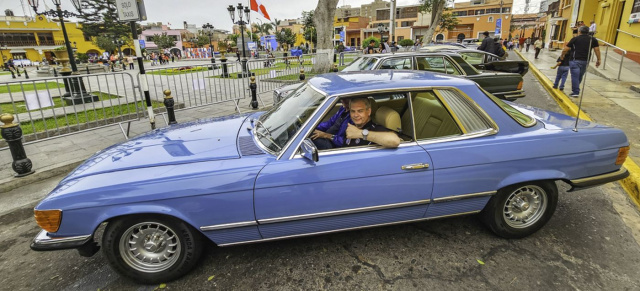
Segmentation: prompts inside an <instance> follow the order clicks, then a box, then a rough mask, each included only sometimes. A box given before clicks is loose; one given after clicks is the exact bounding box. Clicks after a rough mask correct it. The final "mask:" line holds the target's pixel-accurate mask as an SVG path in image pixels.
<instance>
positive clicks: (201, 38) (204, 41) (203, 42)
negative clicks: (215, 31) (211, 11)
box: [194, 30, 213, 47]
mask: <svg viewBox="0 0 640 291" xmlns="http://www.w3.org/2000/svg"><path fill="white" fill-rule="evenodd" d="M211 36H212V37H213V35H211ZM194 43H195V45H196V47H204V46H207V45H209V44H210V43H211V42H210V41H209V35H208V34H207V33H206V32H204V31H203V30H200V31H198V36H196V39H195V42H194Z"/></svg>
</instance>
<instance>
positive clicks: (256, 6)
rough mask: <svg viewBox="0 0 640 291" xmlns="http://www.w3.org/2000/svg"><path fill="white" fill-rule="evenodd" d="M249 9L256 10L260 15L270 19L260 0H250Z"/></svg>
mask: <svg viewBox="0 0 640 291" xmlns="http://www.w3.org/2000/svg"><path fill="white" fill-rule="evenodd" d="M251 10H253V11H255V12H258V13H260V15H262V17H264V18H266V19H269V20H271V18H269V13H267V9H266V8H264V5H262V3H260V0H251Z"/></svg>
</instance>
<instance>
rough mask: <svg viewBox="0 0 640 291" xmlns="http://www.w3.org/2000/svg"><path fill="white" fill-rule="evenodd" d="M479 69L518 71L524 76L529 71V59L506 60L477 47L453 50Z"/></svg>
mask: <svg viewBox="0 0 640 291" xmlns="http://www.w3.org/2000/svg"><path fill="white" fill-rule="evenodd" d="M453 52H455V53H457V54H459V55H460V56H462V58H463V59H464V60H465V61H467V62H468V63H469V64H471V65H472V66H474V67H475V68H476V69H478V70H489V71H498V72H507V73H517V74H520V75H521V76H524V75H525V74H527V72H529V62H528V61H506V60H503V58H500V57H499V56H496V55H494V54H492V53H488V52H485V51H479V50H476V49H462V50H455V51H453Z"/></svg>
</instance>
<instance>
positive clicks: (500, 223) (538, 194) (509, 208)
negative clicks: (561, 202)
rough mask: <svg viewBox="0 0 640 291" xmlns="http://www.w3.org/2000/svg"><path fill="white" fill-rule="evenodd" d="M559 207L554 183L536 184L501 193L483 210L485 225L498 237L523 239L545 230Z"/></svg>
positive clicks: (539, 182) (513, 187)
mask: <svg viewBox="0 0 640 291" xmlns="http://www.w3.org/2000/svg"><path fill="white" fill-rule="evenodd" d="M557 204H558V188H557V187H556V184H555V183H554V182H553V181H535V182H526V183H520V184H516V185H511V186H508V187H505V188H502V189H500V190H498V193H497V194H496V195H495V196H493V197H491V200H489V203H487V206H486V207H485V208H484V210H482V213H481V216H482V220H483V222H484V223H485V224H486V225H487V227H489V229H491V231H493V232H494V233H495V234H497V235H498V236H501V237H504V238H523V237H526V236H529V235H531V234H533V233H534V232H536V231H538V230H539V229H540V228H542V227H543V226H544V225H545V224H546V223H547V222H548V221H549V219H551V216H552V215H553V213H554V212H555V210H556V205H557Z"/></svg>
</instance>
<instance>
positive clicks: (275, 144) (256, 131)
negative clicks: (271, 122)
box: [253, 119, 282, 151]
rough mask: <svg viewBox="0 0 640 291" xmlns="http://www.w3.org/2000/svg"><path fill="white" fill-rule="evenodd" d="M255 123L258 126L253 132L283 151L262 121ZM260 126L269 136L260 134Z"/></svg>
mask: <svg viewBox="0 0 640 291" xmlns="http://www.w3.org/2000/svg"><path fill="white" fill-rule="evenodd" d="M255 123H256V125H255V127H254V131H253V132H255V133H256V135H258V136H260V137H264V138H266V139H268V140H269V141H270V142H271V143H273V145H274V146H276V147H277V148H278V150H279V151H281V150H282V148H281V147H280V146H279V145H278V144H277V143H276V141H275V140H274V139H273V135H272V134H271V132H270V131H269V129H268V128H267V127H266V126H264V124H262V121H260V120H259V119H256V120H255ZM258 126H261V127H262V128H264V130H265V131H266V132H267V133H268V134H269V135H268V136H267V135H264V134H263V133H260V132H259V131H258Z"/></svg>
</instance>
